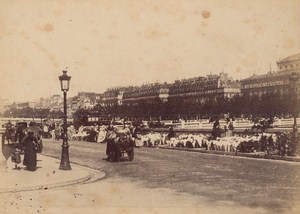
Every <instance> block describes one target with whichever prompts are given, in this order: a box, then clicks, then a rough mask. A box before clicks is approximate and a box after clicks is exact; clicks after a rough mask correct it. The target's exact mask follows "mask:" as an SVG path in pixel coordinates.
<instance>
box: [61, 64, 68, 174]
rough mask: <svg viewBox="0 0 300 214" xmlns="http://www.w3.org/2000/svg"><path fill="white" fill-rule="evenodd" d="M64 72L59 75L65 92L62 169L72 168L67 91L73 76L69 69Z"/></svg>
mask: <svg viewBox="0 0 300 214" xmlns="http://www.w3.org/2000/svg"><path fill="white" fill-rule="evenodd" d="M62 72H63V74H62V75H61V76H59V77H58V78H59V80H60V85H61V90H62V91H63V93H64V125H63V130H64V133H63V143H62V146H61V147H62V152H61V161H60V166H59V169H62V170H71V165H70V161H69V144H68V135H67V91H68V90H69V84H70V79H71V77H70V76H68V75H67V71H66V70H64V71H62Z"/></svg>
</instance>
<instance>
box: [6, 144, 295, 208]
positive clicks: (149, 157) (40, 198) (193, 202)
mask: <svg viewBox="0 0 300 214" xmlns="http://www.w3.org/2000/svg"><path fill="white" fill-rule="evenodd" d="M60 150H61V142H55V141H50V140H45V141H44V151H43V153H44V154H45V155H50V156H52V157H57V158H60ZM105 158H106V155H105V144H96V143H87V142H70V160H71V162H72V164H75V163H77V164H80V165H84V166H88V167H90V168H92V169H96V170H100V169H101V170H102V171H103V172H105V173H106V176H105V177H104V178H102V179H100V180H94V181H93V182H89V183H87V184H78V185H72V186H64V187H59V188H54V189H48V190H40V191H28V192H16V193H6V194H1V195H0V197H1V201H2V202H1V205H2V206H5V212H1V213H14V212H15V211H18V212H20V211H21V212H20V213H33V212H35V213H57V212H61V210H63V211H64V212H65V213H82V212H87V213H88V212H93V213H102V212H111V213H137V212H139V213H141V212H143V213H166V212H167V213H169V212H173V213H298V212H299V211H300V181H299V177H300V163H294V162H287V161H274V160H263V159H252V158H243V157H229V156H220V155H211V154H203V153H190V152H185V151H170V150H162V149H155V148H144V147H142V148H136V149H135V158H134V160H133V161H132V162H130V161H121V162H118V163H111V162H107V161H106V160H105ZM35 173H38V171H36V172H35Z"/></svg>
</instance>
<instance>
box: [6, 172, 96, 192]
mask: <svg viewBox="0 0 300 214" xmlns="http://www.w3.org/2000/svg"><path fill="white" fill-rule="evenodd" d="M91 178H92V174H89V175H88V176H85V177H83V178H79V179H75V180H71V181H65V182H58V183H54V184H49V185H39V186H31V187H20V188H7V189H0V194H1V193H11V192H25V191H35V190H48V189H53V188H56V187H63V186H69V185H74V184H79V183H83V182H86V181H88V180H90V179H91Z"/></svg>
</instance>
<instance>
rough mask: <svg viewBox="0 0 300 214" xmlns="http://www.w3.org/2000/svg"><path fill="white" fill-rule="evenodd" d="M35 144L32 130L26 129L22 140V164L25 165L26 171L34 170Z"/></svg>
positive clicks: (35, 140)
mask: <svg viewBox="0 0 300 214" xmlns="http://www.w3.org/2000/svg"><path fill="white" fill-rule="evenodd" d="M37 144H38V141H37V139H36V137H34V132H33V131H28V132H27V135H26V136H25V138H24V139H23V141H22V146H23V148H24V160H23V165H25V166H26V167H27V168H26V169H27V170H28V171H35V170H36V165H37V151H36V150H37Z"/></svg>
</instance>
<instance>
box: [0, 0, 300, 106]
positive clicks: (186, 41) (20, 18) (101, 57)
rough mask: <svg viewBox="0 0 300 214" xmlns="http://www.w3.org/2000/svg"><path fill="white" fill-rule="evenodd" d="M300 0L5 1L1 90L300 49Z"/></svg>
mask: <svg viewBox="0 0 300 214" xmlns="http://www.w3.org/2000/svg"><path fill="white" fill-rule="evenodd" d="M299 22H300V0H251V1H249V0H210V1H203V0H190V1H189V0H157V1H154V0H144V1H142V0H136V1H130V0H94V1H92V0H85V1H83V0H82V1H79V0H74V1H70V0H66V1H62V0H60V1H40V0H36V1H34V0H32V1H26V0H19V1H17V0H15V1H14V0H5V1H4V0H0V51H1V52H0V74H1V75H0V87H1V92H0V98H1V97H2V98H9V99H10V100H11V101H14V100H16V101H22V100H24V101H26V100H33V99H38V98H40V97H49V96H50V95H52V94H61V91H60V86H59V80H58V76H59V75H61V73H62V70H63V69H65V68H66V67H68V74H69V75H71V76H72V79H71V88H70V92H69V95H70V96H73V95H75V94H77V92H78V91H90V92H104V91H105V89H107V88H109V87H114V86H128V85H141V84H143V83H146V82H149V83H154V82H165V81H167V82H173V81H174V80H176V79H183V78H189V77H196V76H205V75H207V74H209V73H213V74H218V73H220V72H221V71H222V70H223V71H224V72H226V73H229V74H230V75H231V76H232V77H233V78H235V79H239V78H241V79H242V78H245V77H248V76H249V75H250V74H253V73H256V74H263V73H266V72H267V71H268V70H269V64H271V65H272V68H273V69H276V61H277V60H279V59H281V58H284V57H286V56H289V55H291V54H294V53H297V52H300V23H299Z"/></svg>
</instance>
